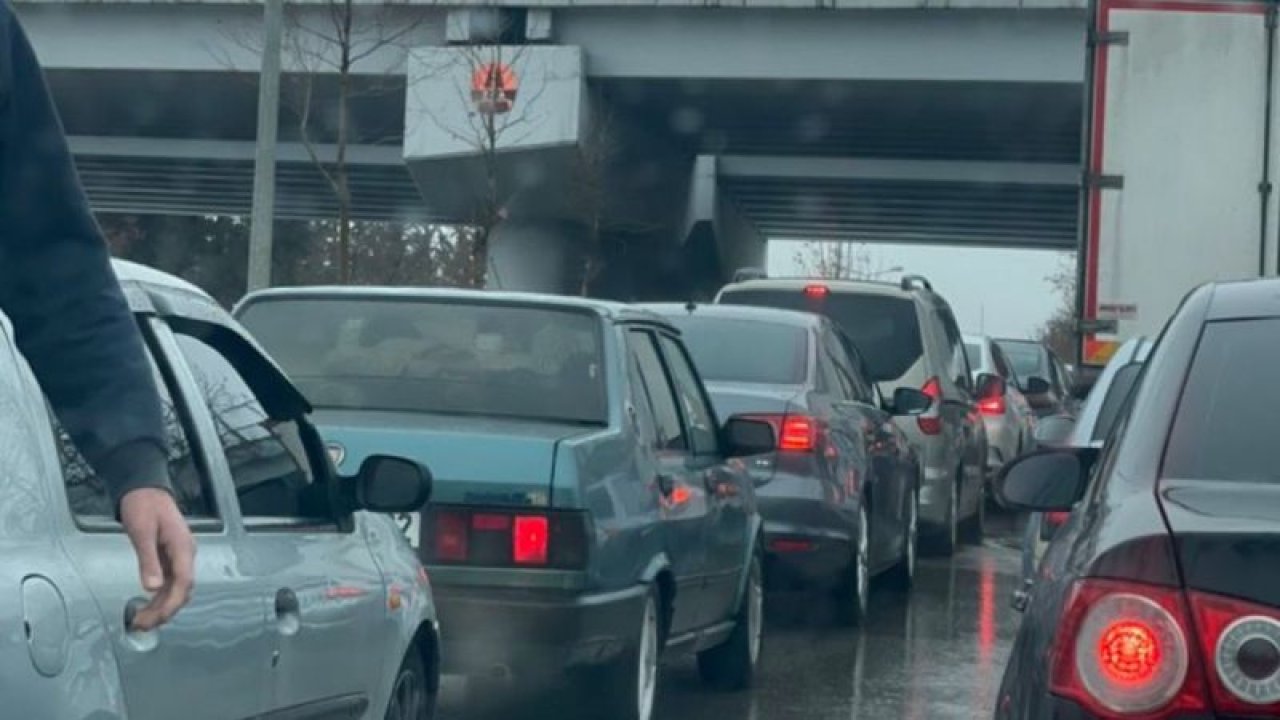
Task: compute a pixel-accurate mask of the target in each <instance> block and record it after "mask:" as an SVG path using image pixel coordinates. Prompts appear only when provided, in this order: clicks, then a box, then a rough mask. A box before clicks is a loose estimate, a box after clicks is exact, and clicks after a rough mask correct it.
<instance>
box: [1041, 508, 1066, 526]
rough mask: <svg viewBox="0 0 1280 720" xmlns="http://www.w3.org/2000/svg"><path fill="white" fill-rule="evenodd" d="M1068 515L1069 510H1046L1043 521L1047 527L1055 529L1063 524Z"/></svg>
mask: <svg viewBox="0 0 1280 720" xmlns="http://www.w3.org/2000/svg"><path fill="white" fill-rule="evenodd" d="M1070 517H1071V513H1069V512H1048V513H1045V514H1044V521H1045V523H1046V524H1047V525H1049V527H1052V528H1055V529H1056V528H1060V527H1062V526H1063V525H1065V524H1066V522H1067V520H1068V519H1069V518H1070Z"/></svg>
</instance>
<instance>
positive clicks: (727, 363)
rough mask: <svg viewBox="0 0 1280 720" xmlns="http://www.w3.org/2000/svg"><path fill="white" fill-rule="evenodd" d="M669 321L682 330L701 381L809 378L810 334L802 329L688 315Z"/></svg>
mask: <svg viewBox="0 0 1280 720" xmlns="http://www.w3.org/2000/svg"><path fill="white" fill-rule="evenodd" d="M668 319H669V320H671V323H672V324H673V325H675V326H676V327H678V328H680V331H681V332H682V333H683V335H684V344H685V346H686V347H688V348H689V353H690V354H691V355H693V362H694V364H695V365H697V366H698V372H699V373H700V374H701V375H702V379H703V380H706V381H709V382H717V381H718V382H741V383H759V384H767V385H799V384H801V383H803V382H804V381H805V379H806V378H805V376H806V375H807V374H808V373H807V370H808V360H809V342H808V336H809V333H808V331H806V330H805V329H804V328H801V327H795V326H792V325H781V324H778V323H770V322H760V321H755V320H738V319H729V318H711V317H694V316H689V315H685V316H680V317H670V318H668Z"/></svg>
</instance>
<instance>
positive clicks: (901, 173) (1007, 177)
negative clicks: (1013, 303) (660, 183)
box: [719, 155, 1080, 187]
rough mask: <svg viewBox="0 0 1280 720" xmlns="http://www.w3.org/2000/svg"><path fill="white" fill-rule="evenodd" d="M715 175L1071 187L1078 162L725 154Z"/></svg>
mask: <svg viewBox="0 0 1280 720" xmlns="http://www.w3.org/2000/svg"><path fill="white" fill-rule="evenodd" d="M719 169H720V176H721V177H724V178H731V179H742V180H901V181H924V182H975V183H1001V184H1016V185H1053V186H1064V187H1076V186H1078V185H1079V183H1080V167H1079V166H1078V165H1074V164H1062V163H1020V162H977V161H964V160H906V159H894V158H834V157H803V156H789V157H788V156H772V155H726V156H723V157H721V158H720V159H719Z"/></svg>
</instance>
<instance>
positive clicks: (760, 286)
mask: <svg viewBox="0 0 1280 720" xmlns="http://www.w3.org/2000/svg"><path fill="white" fill-rule="evenodd" d="M809 285H823V286H826V288H827V289H828V290H829V291H831V292H833V293H857V294H859V295H884V296H887V297H897V298H903V299H911V298H914V297H916V296H917V295H919V294H921V293H928V294H930V295H932V293H930V291H928V290H924V289H916V290H903V289H902V286H901V284H899V283H888V282H881V281H878V280H828V279H825V278H805V277H791V278H761V279H757V280H743V281H741V282H736V283H729V284H728V285H725V286H724V287H723V288H721V289H720V292H721V293H724V292H730V291H734V290H803V289H804V288H805V287H807V286H809Z"/></svg>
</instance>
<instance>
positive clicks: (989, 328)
mask: <svg viewBox="0 0 1280 720" xmlns="http://www.w3.org/2000/svg"><path fill="white" fill-rule="evenodd" d="M867 249H868V252H869V253H870V254H871V257H872V261H871V265H872V268H873V269H878V270H888V269H890V268H894V267H898V266H901V267H903V268H905V270H906V272H909V273H914V274H917V275H924V276H925V277H927V278H928V279H929V282H930V283H932V285H933V289H934V290H936V291H937V292H939V293H941V294H942V296H943V297H945V298H946V299H947V302H949V303H950V304H951V308H952V309H953V310H954V311H955V313H956V320H958V321H959V322H960V329H961V331H963V332H972V333H978V332H985V333H986V334H987V335H995V336H998V337H1010V338H1016V337H1030V336H1032V335H1033V334H1035V333H1036V331H1037V330H1038V329H1039V328H1040V326H1041V325H1043V324H1044V322H1045V320H1046V319H1048V317H1049V316H1050V315H1051V314H1052V313H1053V310H1054V308H1055V307H1057V304H1058V302H1059V301H1058V298H1056V297H1054V294H1053V288H1052V286H1051V285H1050V284H1049V282H1048V280H1047V278H1048V276H1049V275H1051V274H1052V273H1053V272H1054V271H1055V270H1056V269H1057V268H1058V267H1059V264H1060V263H1061V262H1062V261H1063V259H1064V258H1068V257H1070V256H1069V255H1066V254H1064V253H1061V252H1054V251H1045V250H1003V249H1001V250H996V249H992V248H959V247H954V246H922V245H868V246H867ZM804 250H805V243H803V242H800V241H788V240H772V241H770V243H769V268H768V269H769V274H770V275H779V276H782V275H799V274H802V272H801V267H800V265H799V263H797V261H796V255H797V253H799V252H803V251H804ZM900 275H901V274H900V273H896V272H895V273H886V275H885V278H886V279H896V278H898V277H900Z"/></svg>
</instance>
